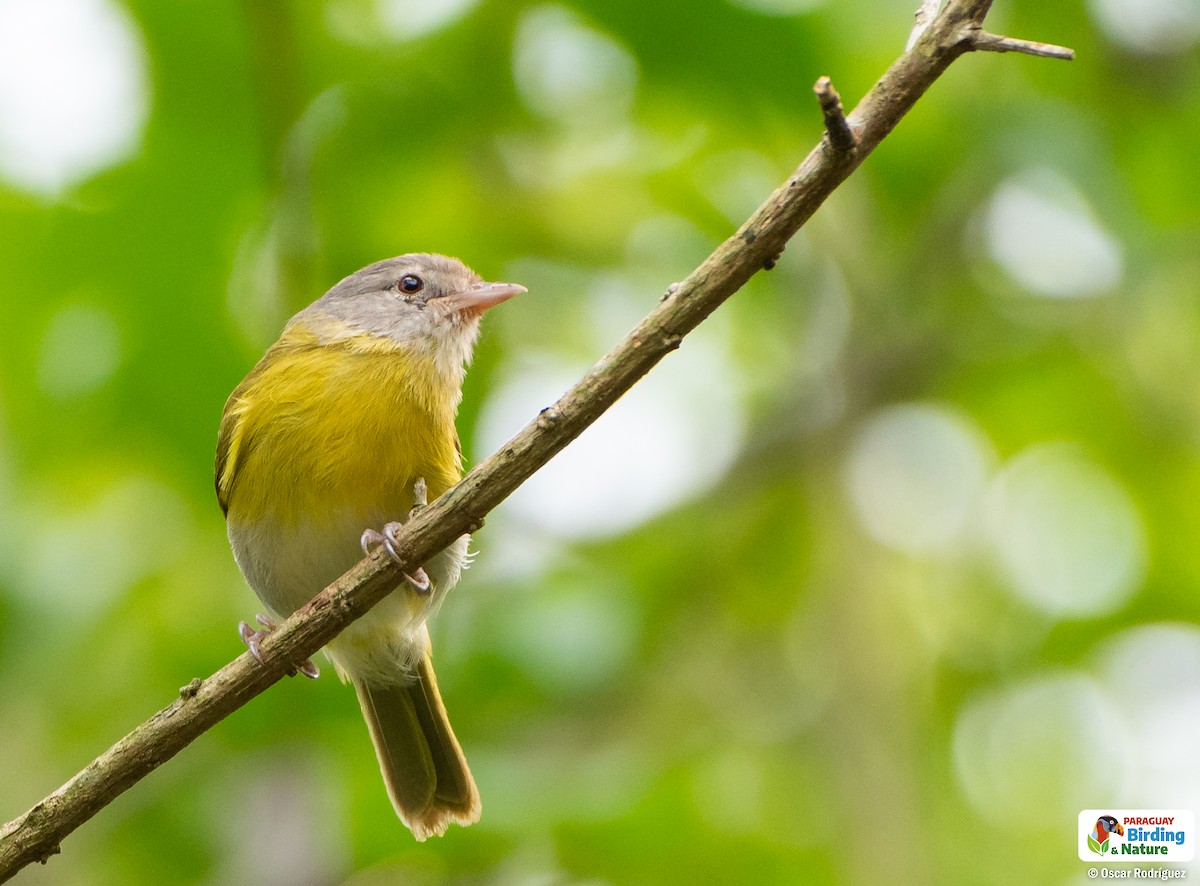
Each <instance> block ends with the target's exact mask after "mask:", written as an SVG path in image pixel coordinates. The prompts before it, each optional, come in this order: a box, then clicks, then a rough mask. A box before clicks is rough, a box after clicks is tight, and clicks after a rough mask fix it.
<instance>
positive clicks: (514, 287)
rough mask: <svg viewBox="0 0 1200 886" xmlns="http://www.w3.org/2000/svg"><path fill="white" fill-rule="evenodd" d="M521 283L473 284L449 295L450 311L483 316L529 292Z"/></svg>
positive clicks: (447, 297) (447, 298)
mask: <svg viewBox="0 0 1200 886" xmlns="http://www.w3.org/2000/svg"><path fill="white" fill-rule="evenodd" d="M528 291H529V290H527V289H526V288H525V287H524V286H522V285H520V284H519V283H472V284H471V287H470V288H469V289H465V290H463V291H462V292H452V293H450V294H449V295H447V296H446V297H445V298H446V304H447V305H448V306H449V308H450V310H452V311H455V312H458V313H462V314H482V313H483V312H484V311H486V310H487V309H488V308H490V307H492V306H493V305H498V304H500V302H502V301H508V300H509V299H510V298H512V297H513V296H514V295H520V294H521V293H522V292H528Z"/></svg>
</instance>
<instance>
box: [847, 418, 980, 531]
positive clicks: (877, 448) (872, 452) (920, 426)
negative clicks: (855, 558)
mask: <svg viewBox="0 0 1200 886" xmlns="http://www.w3.org/2000/svg"><path fill="white" fill-rule="evenodd" d="M989 461H990V453H989V447H988V445H987V442H986V440H985V439H984V438H983V435H982V434H981V433H980V432H979V431H978V430H977V429H976V428H975V426H974V425H973V424H972V423H971V422H970V421H969V420H968V419H966V418H965V417H963V416H962V415H960V414H958V413H957V412H954V411H952V410H950V409H948V408H945V407H942V406H937V405H934V404H925V403H917V404H906V405H902V406H893V407H889V408H887V409H883V410H881V411H880V412H878V413H876V414H875V415H874V416H873V417H872V418H870V419H869V420H868V421H867V423H866V424H865V425H864V426H863V428H862V429H861V431H860V432H859V434H858V438H857V439H856V440H855V441H854V444H853V447H852V449H851V452H850V458H849V462H848V464H847V469H846V487H847V489H846V491H847V494H848V495H849V497H850V501H851V504H852V505H853V507H854V513H855V514H856V515H857V517H858V519H859V521H860V522H861V523H862V525H863V528H864V529H866V531H867V532H868V533H870V535H871V537H872V538H874V539H876V540H877V541H879V542H881V543H883V544H885V545H888V546H889V547H893V548H896V549H898V550H902V551H908V552H910V553H920V552H924V551H929V550H932V549H937V548H941V547H945V546H947V545H948V544H951V543H953V542H955V541H956V540H958V539H960V538H961V537H962V535H963V532H964V530H965V529H966V527H967V526H968V524H969V521H970V519H971V517H972V515H973V514H974V512H975V509H976V506H977V504H978V502H979V500H980V497H981V494H982V492H983V489H984V486H985V484H986V481H987V470H988V463H989Z"/></svg>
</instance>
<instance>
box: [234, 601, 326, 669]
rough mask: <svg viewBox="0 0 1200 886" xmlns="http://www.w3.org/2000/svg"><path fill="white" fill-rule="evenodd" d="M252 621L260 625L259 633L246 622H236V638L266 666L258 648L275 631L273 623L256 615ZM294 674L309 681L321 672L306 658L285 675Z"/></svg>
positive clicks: (262, 616)
mask: <svg viewBox="0 0 1200 886" xmlns="http://www.w3.org/2000/svg"><path fill="white" fill-rule="evenodd" d="M254 620H255V621H257V622H258V623H259V624H260V625H262V630H261V631H256V630H254V628H252V627H250V625H248V624H247V623H246V622H244V621H239V622H238V636H239V637H241V638H242V642H243V643H245V644H246V648H247V649H249V650H250V654H251V655H253V656H254V658H255V660H256V661H257V662H258V663H259V664H266V662H264V661H263V657H262V652H260V651H259V646H261V645H262V641H263V638H264V637H265V636H267V634H269V633H271V631H273V630H275V622H273V621H271V619H269V618H267V617H266V616H265V615H256V616H254ZM296 674H303V675H304V676H306V677H308V678H309V679H310V680H315V679H317V677H319V676H321V670H320V668H318V667H317V666H316V665H315V664H313V660H312V659H311V658H306V659H304V661H302V662H300V663H299V664H294V665H292V666H290V667H289V668H288V671H287V675H288V676H289V677H294V676H296Z"/></svg>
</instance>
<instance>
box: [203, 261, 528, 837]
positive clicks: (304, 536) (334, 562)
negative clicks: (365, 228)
mask: <svg viewBox="0 0 1200 886" xmlns="http://www.w3.org/2000/svg"><path fill="white" fill-rule="evenodd" d="M522 292H525V287H523V286H518V285H516V284H513V283H485V282H483V281H482V280H481V279H480V278H479V276H478V275H477V274H476V273H475V272H474V271H472V270H471V269H470V268H468V267H467V266H466V265H464V264H463V263H462V262H460V261H458V260H457V259H453V258H447V257H446V256H441V255H430V254H414V255H402V256H399V257H397V258H390V259H386V260H384V261H380V262H376V263H375V264H372V265H368V266H367V267H365V268H363V269H362V270H360V271H358V272H356V273H354V274H351V275H350V276H349V277H347V278H346V279H344V280H342V281H341V282H340V283H338V284H337V285H336V286H334V287H333V288H332V289H330V290H329V291H328V292H327V293H325V295H324V296H322V297H321V298H320V299H318V300H317V301H315V302H313V303H312V304H311V305H309V306H308V307H307V308H305V309H304V310H302V311H301V312H300V313H298V314H297V315H296V316H294V317H293V318H292V319H291V320H290V321H289V322H288V324H287V325H286V326H285V327H284V330H283V333H282V335H280V337H279V340H278V341H277V342H275V344H273V345H272V346H271V347H270V349H268V351H267V352H266V354H265V355H263V358H262V359H261V360H259V362H258V365H257V366H255V367H254V368H253V369H252V370H251V371H250V374H249V375H247V376H246V378H245V379H244V380H243V381H242V383H241V384H240V385H238V386H237V388H236V389H235V390H234V392H233V393H232V394H231V395H230V397H229V400H228V401H227V402H226V404H225V411H224V414H223V415H222V416H221V430H220V437H219V439H218V442H217V459H216V487H217V498H218V500H219V501H220V503H221V508H222V510H223V511H224V512H225V517H226V521H227V526H228V530H229V542H230V544H231V545H232V547H233V555H234V559H236V560H237V564H238V567H239V568H240V569H241V571H242V574H243V575H244V576H245V577H246V581H247V582H248V583H249V584H250V587H251V588H253V589H254V591H255V593H256V594H258V597H259V599H261V600H262V602H263V603H264V604H265V605H266V607H267V609H268V610H269V611H270V614H271V616H272V617H274V618H284V617H286V616H288V615H289V614H291V613H292V612H294V611H295V610H296V609H299V608H300V607H301V606H303V605H304V604H305V603H307V602H308V600H309V599H311V598H312V597H313V596H314V595H316V594H317V593H318V592H319V591H320V590H321V589H322V588H324V587H325V586H326V585H327V584H329V583H330V582H332V581H333V580H334V579H336V578H337V577H338V576H340V575H341V574H342V573H343V572H345V571H346V570H347V569H349V568H350V567H351V566H353V565H354V564H355V562H357V561H358V560H359V559H360V558H361V555H362V554H361V551H360V550H359V548H360V544H361V545H362V546H363V547H365V546H366V545H367V544H368V543H370V542H380V541H381V542H383V544H384V545H385V547H387V548H388V549H389V551H390V550H391V541H390V538H389V534H390V533H391V532H392V531H394V527H395V525H396V524H395V523H389V521H394V520H396V519H397V518H398V517H400V518H402V517H404V516H406V515H407V514H408V512H409V508H410V507H411V506H412V503H413V502H414V497H416V498H420V497H421V492H422V491H423V490H422V489H421V487H422V485H427V488H428V494H429V495H431V496H433V497H437V496H439V495H441V494H442V493H443V492H445V491H446V490H447V489H448V488H449V487H450V486H451V485H453V484H454V483H455V482H457V481H458V479H459V478H460V477H461V476H462V454H461V449H460V446H459V441H458V432H457V430H456V428H455V426H454V418H455V415H456V413H457V411H458V404H459V401H460V400H461V399H462V382H463V376H464V373H465V372H466V364H467V363H468V362H469V360H470V357H471V350H472V348H473V346H474V344H475V339H476V337H477V336H478V334H479V318H480V316H481V315H482V314H483V312H484V311H485V310H487V309H488V308H490V307H492V306H493V305H496V304H499V303H500V302H502V301H505V300H506V299H509V298H511V297H512V296H514V295H517V294H519V293H522ZM385 523H387V524H388V525H387V526H385V527H384V532H383V534H382V535H381V534H380V533H378V532H376V531H374V530H372V529H367V530H366V531H365V532H364V528H365V527H374V526H380V525H382V524H385ZM467 542H468V537H467V536H465V535H464V536H462V537H461V538H459V539H458V540H457V541H455V542H454V544H452V545H450V547H448V548H446V550H444V551H442V552H441V553H439V554H437V555H436V556H434V557H433V558H431V559H430V561H429V562H427V563H425V564H424V567H423V568H422V569H418V570H413V571H412V572H411V573H410V575H408V576H406V578H407V582H406V583H405V584H403V585H401V586H400V587H398V588H396V589H395V590H394V591H392V593H390V594H389V595H388V596H387V597H386V598H385V599H384V600H383V601H382V602H380V603H379V604H378V605H377V606H375V607H374V608H373V609H372V610H371V611H370V612H368V613H367V614H366V615H365V616H363V617H362V618H360V619H359V620H358V621H356V622H354V623H353V624H351V625H350V626H349V627H348V628H347V629H346V630H345V631H343V632H342V634H341V635H339V636H338V637H337V638H336V639H335V640H334V641H333V642H332V643H330V644H329V647H328V649H327V654H328V655H329V657H330V659H331V660H332V661H333V664H334V667H335V668H336V669H337V671H338V673H339V675H340V676H341V677H342V679H343V680H349V681H350V682H351V683H353V684H354V688H355V690H356V691H357V693H358V700H359V704H360V705H361V706H362V712H363V717H364V718H365V719H366V721H367V726H368V727H369V728H370V732H371V738H372V740H373V741H374V744H375V751H376V754H377V755H378V757H379V765H380V768H381V769H382V770H383V779H384V782H385V784H386V785H387V790H388V794H389V796H390V797H391V800H392V805H393V806H394V807H395V809H396V812H397V814H398V815H399V816H400V818H401V820H402V821H403V822H404V823H405V824H406V825H407V826H408V827H409V829H410V830H411V831H412V832H413V834H414V836H416V838H417V839H418V840H424V839H425V838H426V837H429V836H431V835H436V834H442V833H444V832H445V830H446V828H447V827H448V826H449V825H450V824H451V823H452V822H453V823H457V824H461V825H469V824H471V823H472V822H475V821H478V819H479V792H478V791H477V789H476V787H475V781H474V779H473V778H472V777H471V772H470V770H469V769H468V768H467V762H466V759H465V758H464V757H463V752H462V749H461V748H460V747H459V744H458V740H457V739H456V738H455V737H454V732H453V731H452V730H451V728H450V721H449V719H448V718H447V716H446V709H445V707H444V706H443V704H442V699H441V695H440V693H439V692H438V687H437V681H436V679H435V677H434V673H433V665H432V663H431V662H430V644H429V631H428V628H427V627H426V621H427V619H428V618H429V616H430V615H431V614H432V613H433V612H434V610H435V609H436V608H437V606H438V604H439V603H440V602H441V601H442V599H443V598H444V597H445V595H446V593H447V592H448V591H449V590H450V588H452V587H453V586H454V584H455V583H456V582H457V581H458V577H459V574H460V573H461V572H462V569H463V565H464V561H465V559H466V556H467ZM260 621H262V623H263V624H264V626H266V627H267V628H268V629H269V627H270V621H269V620H267V619H262V618H260ZM242 631H243V639H245V640H246V641H247V643H248V645H249V646H250V650H251V652H253V653H254V654H255V655H256V657H257V654H258V641H259V640H260V639H261V636H262V634H261V632H254V631H251V630H250V629H249V628H248V627H247V626H245V625H243V626H242ZM300 669H301V670H302V671H304V672H305V673H307V674H309V676H315V675H316V669H315V668H313V666H312V664H311V663H310V662H306V663H305V664H304V665H303V666H301V668H300Z"/></svg>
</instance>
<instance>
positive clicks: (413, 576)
mask: <svg viewBox="0 0 1200 886" xmlns="http://www.w3.org/2000/svg"><path fill="white" fill-rule="evenodd" d="M403 526H404V524H403V523H388V524H386V525H385V526H384V527H383V531H382V532H380V531H378V530H376V529H364V530H363V534H362V538H361V539H359V544H360V545H361V546H362V549H363V553H364V554H366V555H367V556H368V557H370V556H371V546H372V545H378V544H382V545H383V549H384V550H385V551H387V555H388V556H389V557H391V558H392V559H393V560H394V561H395V562H396V563H399V564H400V565H401V566H403V565H404V560H403V559H402V558H401V557H400V551H399V549H398V548H397V547H396V545H397V544H398V540H397V538H396V533H398V532H399V531H400V529H401V527H403ZM402 575H403V576H404V580H405V581H406V582H407V583H408V586H409V587H410V588H412V589H413V590H414V591H416V592H417V593H418V594H420V595H421V596H422V597H425V596H427V595H428V594H429V593H430V592H431V591H432V590H433V583H432V582H430V581H429V574H428V573H426V572H425V570H424V569H422V568H421V567H420V566H418V567H417V568H416V569H412V570H410V571H408V572H405V573H402Z"/></svg>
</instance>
